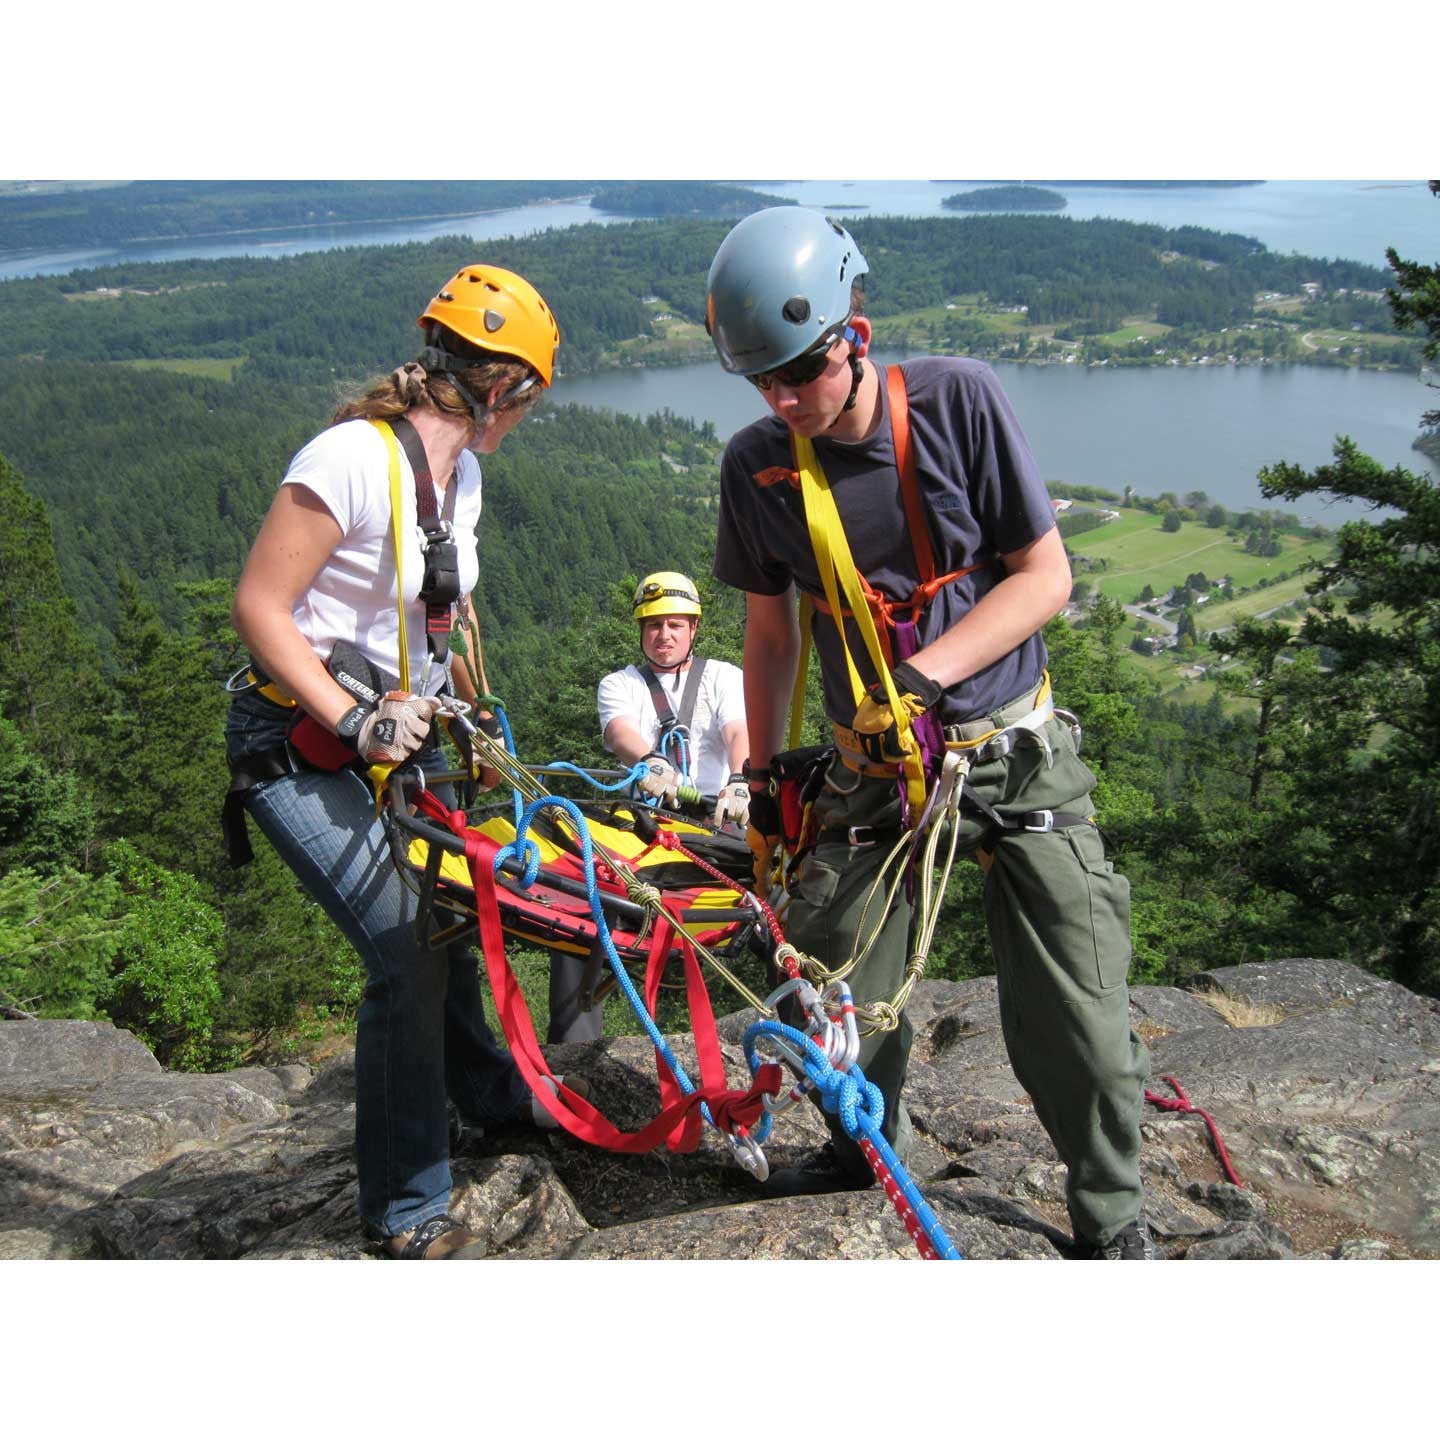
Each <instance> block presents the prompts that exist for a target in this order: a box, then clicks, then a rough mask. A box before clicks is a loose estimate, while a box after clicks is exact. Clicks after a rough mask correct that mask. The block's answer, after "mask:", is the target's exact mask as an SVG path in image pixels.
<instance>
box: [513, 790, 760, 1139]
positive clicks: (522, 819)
mask: <svg viewBox="0 0 1440 1440" xmlns="http://www.w3.org/2000/svg"><path fill="white" fill-rule="evenodd" d="M547 806H549V807H553V808H556V809H559V810H562V811H564V813H565V814H566V815H567V816H569V818H570V820H571V821H572V822H573V823H574V825H575V828H576V831H577V832H578V834H579V836H580V859H581V863H582V865H583V866H584V869H585V893H586V897H587V899H588V900H589V903H590V915H591V918H592V919H593V920H594V921H595V933H596V935H597V937H598V938H599V940H600V943H601V945H602V946H603V947H604V950H605V958H606V959H607V960H608V961H609V963H610V969H611V970H612V971H613V972H614V974H615V979H616V982H617V983H618V984H619V986H620V989H621V991H622V992H623V993H624V995H625V998H626V1000H628V1001H629V1002H630V1008H631V1009H632V1010H633V1011H634V1012H635V1015H636V1017H637V1018H638V1019H639V1021H640V1023H641V1025H643V1026H644V1028H645V1033H646V1035H648V1036H649V1037H650V1042H651V1044H652V1045H654V1046H655V1049H656V1050H657V1051H658V1052H659V1054H660V1056H661V1058H662V1059H663V1060H664V1061H665V1064H666V1066H667V1067H668V1068H669V1070H670V1073H671V1074H672V1075H673V1076H674V1077H675V1083H676V1084H677V1085H679V1087H680V1089H681V1090H682V1091H683V1092H684V1093H685V1094H686V1095H693V1094H694V1093H695V1085H694V1082H693V1081H692V1080H691V1079H690V1077H689V1076H688V1075H687V1074H686V1073H685V1067H684V1066H683V1065H681V1063H680V1061H679V1060H678V1059H677V1058H676V1057H675V1052H674V1051H673V1050H671V1048H670V1044H669V1042H668V1041H667V1040H666V1039H665V1037H664V1035H662V1034H661V1033H660V1027H659V1026H658V1025H656V1023H655V1021H654V1019H653V1018H652V1017H651V1015H650V1012H649V1011H648V1010H647V1009H646V1008H645V1002H644V1001H643V1000H642V999H641V998H640V994H639V992H638V991H637V990H636V989H635V982H634V981H633V980H631V978H630V975H629V972H628V971H627V970H626V969H625V964H624V962H623V961H622V960H621V959H620V952H619V951H618V950H616V948H615V941H614V940H613V939H612V938H611V935H610V926H609V924H608V923H607V922H606V920H605V909H604V906H603V905H601V903H600V886H599V882H598V881H597V880H596V879H595V853H594V849H593V847H592V845H591V842H590V827H589V825H588V824H586V821H585V817H584V815H582V814H581V813H580V810H579V809H578V808H577V807H576V805H575V803H574V801H572V800H567V799H566V798H565V797H564V796H563V795H542V796H540V797H539V798H538V799H536V800H532V801H531V802H530V804H529V806H528V807H527V808H526V809H525V811H524V812H523V814H520V815H519V816H518V818H517V819H516V822H515V839H514V841H513V843H511V844H509V845H506V846H503V847H502V848H501V849H500V850H498V851H496V853H495V873H496V874H497V875H498V874H499V873H500V867H501V866H502V865H503V863H504V862H505V861H506V860H508V859H510V858H511V857H512V856H513V855H515V854H516V853H517V847H518V846H520V845H526V846H530V847H533V846H534V844H535V842H534V841H533V840H530V839H528V838H526V834H525V832H526V831H527V830H528V829H529V828H530V822H531V821H532V820H533V819H534V818H535V816H536V815H537V814H538V813H539V812H540V811H541V810H542V809H544V808H546V807H547ZM519 808H520V807H519V801H518V800H517V801H516V810H517V811H518V810H519ZM521 883H522V884H523V885H525V886H526V887H527V888H528V887H529V885H530V884H532V883H533V881H532V880H530V879H525V880H522V882H521ZM700 1113H701V1115H702V1116H703V1117H704V1118H705V1120H706V1121H707V1123H709V1124H710V1125H712V1126H714V1128H715V1129H716V1130H719V1129H720V1127H719V1126H718V1125H716V1124H715V1117H714V1116H713V1115H712V1114H711V1113H710V1106H709V1105H708V1104H707V1103H706V1102H705V1101H703V1100H702V1101H701V1102H700ZM773 1124H774V1118H773V1117H772V1116H770V1115H765V1116H764V1117H763V1118H762V1119H761V1121H760V1123H759V1124H758V1125H756V1126H755V1127H754V1129H753V1130H752V1131H751V1136H752V1138H753V1139H754V1141H755V1143H756V1144H757V1145H758V1144H760V1143H761V1142H762V1141H763V1140H764V1139H765V1137H766V1136H767V1135H768V1134H769V1133H770V1130H771V1128H772V1126H773ZM722 1133H723V1132H722Z"/></svg>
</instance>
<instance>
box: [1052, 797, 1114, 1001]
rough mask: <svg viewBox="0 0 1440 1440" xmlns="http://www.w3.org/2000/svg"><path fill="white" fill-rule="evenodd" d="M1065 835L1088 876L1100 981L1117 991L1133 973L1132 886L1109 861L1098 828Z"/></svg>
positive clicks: (1069, 830) (1085, 827) (1073, 830)
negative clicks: (1131, 952)
mask: <svg viewBox="0 0 1440 1440" xmlns="http://www.w3.org/2000/svg"><path fill="white" fill-rule="evenodd" d="M1064 834H1065V838H1066V840H1067V841H1069V843H1070V848H1071V849H1072V850H1073V851H1074V852H1075V856H1076V858H1077V859H1078V860H1079V862H1080V866H1081V868H1082V869H1083V870H1084V872H1085V886H1086V889H1087V891H1088V892H1089V898H1090V933H1091V937H1092V939H1093V942H1094V953H1095V975H1096V979H1097V981H1098V983H1099V985H1100V988H1101V989H1102V990H1113V989H1114V988H1115V987H1116V986H1117V985H1123V984H1124V983H1125V978H1126V976H1127V975H1128V974H1129V973H1130V882H1129V881H1128V880H1127V879H1126V878H1125V877H1124V876H1123V875H1121V874H1119V873H1117V871H1116V869H1115V866H1114V865H1113V864H1112V863H1111V862H1110V861H1109V860H1107V859H1106V858H1105V844H1104V841H1102V840H1101V838H1100V832H1099V831H1098V830H1097V829H1096V828H1095V827H1094V825H1071V826H1068V827H1067V828H1066V830H1065V832H1064Z"/></svg>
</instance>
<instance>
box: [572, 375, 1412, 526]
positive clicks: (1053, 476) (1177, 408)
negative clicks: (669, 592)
mask: <svg viewBox="0 0 1440 1440" xmlns="http://www.w3.org/2000/svg"><path fill="white" fill-rule="evenodd" d="M874 353H875V356H876V358H877V359H880V360H882V361H884V362H886V363H889V362H891V361H893V360H896V359H899V358H901V357H900V356H898V355H897V354H895V353H893V352H886V351H876V352H874ZM995 369H996V371H997V373H998V374H999V375H1000V378H1001V381H1002V383H1003V384H1004V386H1005V389H1006V392H1007V393H1008V394H1009V396H1010V399H1011V402H1012V403H1013V405H1014V406H1015V410H1016V413H1017V414H1018V415H1019V417H1020V421H1021V424H1022V425H1023V426H1024V428H1025V433H1026V435H1027V436H1028V437H1029V440H1030V445H1031V448H1032V449H1033V450H1034V452H1035V456H1036V459H1037V461H1038V462H1039V465H1040V472H1041V474H1042V475H1043V476H1044V477H1045V479H1046V481H1047V482H1049V481H1063V482H1065V483H1067V484H1073V485H1099V486H1102V487H1104V488H1105V489H1107V490H1114V491H1117V492H1118V491H1123V490H1124V488H1125V486H1126V485H1132V486H1134V488H1135V489H1136V490H1137V491H1139V492H1140V493H1141V494H1145V495H1158V494H1160V493H1161V492H1162V491H1166V490H1171V491H1174V492H1175V493H1176V494H1177V495H1184V494H1185V492H1186V491H1188V490H1204V491H1206V492H1208V494H1209V495H1210V496H1211V497H1212V498H1213V499H1216V500H1218V501H1220V503H1221V504H1223V505H1225V506H1227V507H1229V508H1231V509H1241V510H1243V509H1254V508H1257V507H1259V506H1272V507H1274V508H1281V509H1293V510H1295V511H1297V512H1298V513H1300V514H1304V515H1307V516H1309V517H1310V518H1311V519H1313V520H1317V521H1321V522H1323V523H1326V524H1339V523H1340V522H1341V521H1342V520H1344V519H1346V518H1349V517H1351V516H1355V515H1361V514H1364V513H1366V511H1365V510H1364V508H1363V507H1361V506H1356V505H1343V506H1342V505H1338V504H1332V505H1328V506H1326V505H1322V504H1320V503H1318V502H1315V501H1306V502H1303V503H1302V502H1297V503H1296V504H1294V505H1283V504H1281V503H1279V502H1274V501H1266V500H1264V499H1263V498H1262V497H1261V494H1260V487H1259V483H1258V481H1257V480H1256V474H1257V472H1258V471H1259V470H1260V468H1261V467H1262V466H1264V465H1271V464H1274V463H1276V462H1277V461H1281V460H1288V461H1292V462H1294V463H1296V464H1299V465H1303V466H1304V467H1305V468H1306V469H1313V468H1314V467H1315V466H1316V465H1320V464H1323V463H1325V462H1326V461H1328V460H1329V459H1330V458H1331V449H1332V446H1333V444H1334V439H1335V436H1336V435H1342V434H1343V435H1349V436H1350V437H1351V438H1352V439H1353V440H1355V441H1356V443H1357V444H1359V445H1360V447H1361V448H1362V449H1363V450H1365V451H1366V453H1368V454H1370V455H1373V456H1374V457H1375V458H1376V459H1377V460H1379V461H1380V462H1381V463H1382V464H1384V465H1385V466H1387V467H1389V466H1392V465H1403V466H1405V467H1406V468H1407V469H1409V470H1413V471H1417V472H1419V473H1421V474H1428V475H1431V476H1433V477H1434V478H1436V479H1437V480H1440V467H1436V466H1434V465H1432V464H1431V463H1430V462H1429V461H1427V460H1426V459H1425V457H1424V456H1423V455H1421V454H1420V452H1419V451H1418V450H1414V449H1412V448H1411V442H1412V441H1413V440H1414V438H1415V435H1416V432H1417V428H1418V420H1419V417H1420V414H1421V412H1422V411H1423V410H1425V409H1427V408H1433V407H1434V406H1435V405H1436V403H1437V399H1440V397H1437V395H1436V392H1435V391H1433V390H1427V389H1426V388H1425V387H1424V386H1423V385H1421V384H1420V383H1419V381H1417V380H1416V379H1415V378H1414V377H1413V376H1409V375H1401V374H1397V373H1388V372H1378V371H1373V370H1340V369H1334V370H1331V369H1321V368H1318V367H1311V366H1299V365H1280V366H1259V365H1249V366H1231V365H1224V366H1208V365H1205V366H1188V367H1174V368H1169V367H1166V368H1157V369H1148V368H1147V369H1114V368H1111V367H1109V366H1106V367H1095V368H1091V367H1085V366H1078V365H1019V364H1004V363H1001V364H997V365H996V367H995ZM552 393H553V397H554V400H555V401H556V402H557V403H561V404H577V405H591V406H597V407H607V408H609V409H612V410H617V411H620V412H621V413H624V414H629V415H641V416H643V415H651V414H654V413H656V412H657V411H660V410H670V411H672V412H673V413H674V414H676V415H682V416H687V417H689V418H691V419H693V420H695V421H697V422H703V421H705V420H710V421H713V422H714V424H715V427H716V430H717V431H718V433H719V434H720V436H721V437H722V438H726V437H728V436H730V435H731V434H733V433H734V432H735V431H736V430H738V429H739V428H740V427H741V426H743V425H747V424H749V422H750V421H751V420H755V419H758V418H759V417H760V416H761V415H762V414H764V413H765V406H764V402H763V401H762V400H761V399H760V396H759V395H758V394H757V393H756V391H755V390H754V388H753V387H752V386H750V385H749V384H747V383H746V382H745V381H743V380H738V379H736V378H735V377H734V376H730V375H726V374H725V373H724V371H722V370H721V369H720V367H719V366H718V365H709V364H704V365H683V366H676V367H673V368H668V369H654V370H625V371H615V372H609V373H606V374H601V375H582V376H578V377H575V378H573V379H562V380H557V381H556V383H555V387H554V390H553V392H552Z"/></svg>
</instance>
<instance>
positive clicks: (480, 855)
mask: <svg viewBox="0 0 1440 1440" xmlns="http://www.w3.org/2000/svg"><path fill="white" fill-rule="evenodd" d="M415 808H416V809H417V811H420V812H422V813H423V814H425V815H426V816H427V817H428V818H430V819H432V820H437V821H439V822H440V823H442V824H443V825H445V826H446V827H447V828H448V829H449V830H450V831H452V832H453V833H454V834H455V835H457V836H459V837H460V838H461V839H462V840H464V842H465V858H466V861H467V863H468V865H469V867H470V883H471V885H472V887H473V889H474V892H475V910H476V916H477V920H478V925H479V930H480V949H481V953H482V955H483V956H484V959H485V972H486V975H487V976H488V977H489V980H490V990H491V993H492V994H493V995H494V997H495V1008H496V1011H497V1013H498V1014H499V1017H500V1026H501V1028H502V1030H503V1031H504V1032H505V1038H506V1040H507V1041H508V1042H509V1044H510V1053H511V1055H512V1056H513V1057H514V1060H515V1064H516V1067H517V1068H518V1069H519V1071H520V1074H521V1075H522V1076H523V1077H524V1080H525V1083H526V1084H527V1085H528V1086H529V1087H530V1092H531V1094H532V1095H534V1097H535V1099H536V1100H537V1101H539V1103H540V1105H541V1106H542V1107H543V1108H544V1109H545V1111H546V1113H547V1114H549V1115H550V1116H551V1117H552V1118H553V1119H554V1120H555V1121H556V1122H557V1123H558V1124H559V1125H561V1126H562V1127H563V1128H564V1129H565V1130H567V1131H568V1132H569V1133H570V1134H571V1135H574V1136H575V1137H576V1139H578V1140H583V1141H585V1142H586V1143H587V1144H590V1145H598V1146H599V1147H600V1148H601V1149H604V1150H612V1151H615V1152H617V1153H620V1154H627V1155H643V1154H646V1153H648V1152H649V1151H651V1150H654V1149H656V1148H657V1147H659V1146H660V1145H662V1144H666V1143H669V1142H670V1140H671V1137H672V1136H676V1135H679V1136H680V1137H681V1138H682V1140H683V1139H684V1138H685V1137H687V1136H688V1133H689V1131H690V1129H691V1128H693V1129H694V1131H695V1138H696V1141H697V1142H698V1139H699V1121H698V1117H699V1113H700V1106H701V1104H702V1103H706V1104H708V1105H709V1106H710V1113H711V1116H712V1118H713V1119H714V1121H715V1123H716V1124H717V1125H719V1126H721V1127H722V1128H725V1129H726V1130H727V1131H733V1130H736V1129H738V1128H739V1127H741V1126H749V1125H754V1124H755V1123H756V1122H757V1121H758V1120H759V1119H760V1117H761V1115H762V1114H763V1113H764V1099H765V1096H766V1095H778V1094H779V1093H780V1088H781V1086H782V1085H783V1084H784V1079H785V1076H784V1071H783V1069H782V1067H780V1066H779V1065H762V1066H761V1067H760V1069H759V1072H758V1073H757V1074H756V1075H755V1076H754V1078H753V1079H752V1081H751V1083H750V1086H749V1088H748V1089H747V1090H729V1089H727V1088H726V1087H725V1083H724V1075H723V1070H722V1071H721V1077H720V1081H719V1083H718V1084H717V1085H713V1086H712V1085H706V1086H704V1087H702V1088H701V1089H698V1090H696V1091H694V1092H693V1093H691V1094H689V1095H682V1096H681V1097H680V1098H679V1099H678V1100H676V1101H674V1102H673V1103H671V1104H668V1105H666V1106H664V1108H662V1110H661V1111H660V1113H659V1114H658V1115H657V1116H656V1117H655V1118H654V1119H653V1120H652V1121H651V1122H650V1123H649V1124H648V1125H646V1126H645V1128H644V1129H643V1130H640V1131H636V1132H633V1133H631V1132H626V1131H622V1130H620V1129H618V1128H617V1127H616V1126H615V1125H613V1124H612V1123H611V1122H610V1121H609V1120H607V1119H606V1118H605V1117H604V1116H603V1115H602V1114H601V1113H600V1112H599V1111H598V1110H596V1109H595V1107H594V1106H592V1105H591V1104H590V1103H589V1102H588V1101H587V1100H583V1099H581V1097H580V1096H579V1095H576V1094H575V1093H574V1092H573V1091H572V1090H568V1089H566V1088H565V1086H563V1085H559V1086H558V1089H559V1093H558V1094H556V1093H555V1092H553V1091H552V1090H551V1089H550V1087H549V1086H548V1085H545V1084H543V1083H542V1077H544V1078H546V1079H549V1080H552V1081H553V1080H554V1079H555V1077H554V1076H553V1075H552V1074H551V1071H550V1067H549V1064H548V1063H547V1062H546V1059H545V1056H544V1054H543V1053H542V1052H541V1049H540V1042H539V1041H538V1039H537V1038H536V1035H535V1022H534V1021H533V1020H532V1019H531V1017H530V1009H529V1006H528V1005H526V1003H525V995H524V993H523V991H522V990H521V989H520V982H519V981H518V980H517V979H516V978H515V971H514V969H513V968H512V967H511V965H510V963H509V959H508V957H507V956H506V953H505V932H504V929H503V927H502V925H501V922H500V902H499V895H498V887H497V885H496V881H495V855H496V853H497V852H498V851H499V849H500V846H499V844H498V842H496V841H494V840H492V839H490V837H489V836H488V835H482V834H481V833H480V832H479V831H478V830H471V829H469V828H468V827H467V825H466V820H465V812H464V811H463V810H451V809H449V808H448V807H447V806H445V805H443V804H442V803H441V802H440V801H439V800H438V799H437V798H436V797H435V796H434V795H432V794H431V793H430V792H429V791H428V790H421V791H420V792H419V793H418V794H417V796H416V799H415ZM696 968H697V971H698V966H697V967H696ZM702 988H703V982H702ZM711 1023H712V1026H713V1017H712V1019H711ZM718 1048H719V1047H718V1041H717V1044H716V1051H717V1053H718ZM556 1083H557V1085H558V1082H556ZM677 1088H678V1087H677ZM692 1113H693V1114H694V1115H695V1116H696V1117H697V1120H696V1123H695V1125H694V1126H693V1127H691V1126H690V1123H689V1117H690V1116H691V1114H692ZM672 1148H674V1147H672ZM689 1148H690V1149H692V1150H693V1149H694V1148H695V1147H694V1145H693V1144H692V1145H691V1146H690V1147H689Z"/></svg>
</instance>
